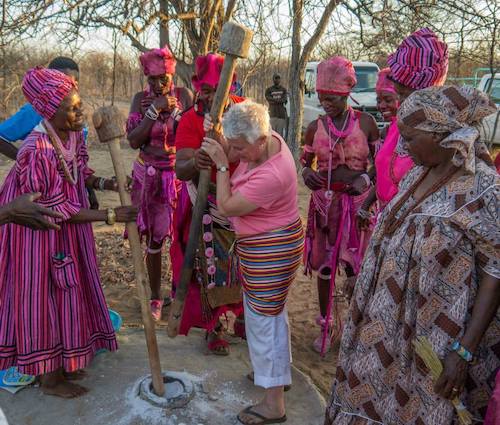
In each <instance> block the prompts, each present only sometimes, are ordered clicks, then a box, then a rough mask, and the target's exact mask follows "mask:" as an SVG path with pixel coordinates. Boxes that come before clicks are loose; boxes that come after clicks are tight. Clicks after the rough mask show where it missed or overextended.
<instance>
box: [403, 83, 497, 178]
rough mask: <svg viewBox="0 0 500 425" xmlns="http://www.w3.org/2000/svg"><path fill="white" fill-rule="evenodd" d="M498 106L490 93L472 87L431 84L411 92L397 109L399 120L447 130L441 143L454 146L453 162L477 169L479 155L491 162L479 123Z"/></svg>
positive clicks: (424, 128) (417, 126)
mask: <svg viewBox="0 0 500 425" xmlns="http://www.w3.org/2000/svg"><path fill="white" fill-rule="evenodd" d="M496 110H497V108H496V106H495V104H494V103H493V102H492V101H491V99H490V98H489V97H488V95H487V94H485V93H483V92H481V91H479V90H476V89H474V88H473V87H470V86H463V87H455V86H442V87H428V88H426V89H423V90H418V91H415V92H413V93H412V94H411V95H410V96H408V98H407V99H406V100H405V101H404V102H403V103H402V104H401V106H400V108H399V110H398V120H399V121H400V122H402V123H403V124H404V125H407V126H408V127H411V128H414V129H417V130H422V131H427V132H430V133H444V134H448V136H446V137H445V138H444V139H443V140H441V142H440V145H441V146H443V147H445V148H451V149H455V150H456V153H455V156H454V157H453V163H454V164H455V165H456V166H457V167H461V166H464V167H465V168H466V170H467V171H469V172H471V173H474V172H475V166H476V165H475V164H476V162H475V161H476V157H478V158H480V159H482V160H484V161H485V162H487V163H488V165H491V159H490V158H489V154H488V150H487V148H486V146H485V145H484V143H483V142H480V141H479V130H478V129H477V128H476V127H477V126H478V125H479V124H480V123H481V121H482V119H483V118H484V117H487V116H488V115H491V114H493V113H494V112H496ZM399 148H400V149H399V150H400V151H401V146H400V147H399Z"/></svg>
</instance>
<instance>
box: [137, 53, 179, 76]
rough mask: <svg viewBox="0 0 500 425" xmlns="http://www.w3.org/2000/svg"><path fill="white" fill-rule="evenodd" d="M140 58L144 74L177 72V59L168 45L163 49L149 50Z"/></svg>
mask: <svg viewBox="0 0 500 425" xmlns="http://www.w3.org/2000/svg"><path fill="white" fill-rule="evenodd" d="M139 60H140V61H141V65H142V70H143V72H144V75H148V76H149V75H155V76H157V75H165V74H171V75H174V74H175V66H176V65H177V61H176V60H175V58H174V55H173V54H172V52H171V51H170V49H169V48H168V46H165V47H163V49H152V50H148V51H147V52H145V53H143V54H142V55H141V56H140V57H139Z"/></svg>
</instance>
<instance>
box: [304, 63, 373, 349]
mask: <svg viewBox="0 0 500 425" xmlns="http://www.w3.org/2000/svg"><path fill="white" fill-rule="evenodd" d="M355 85H356V74H355V73H354V67H353V66H352V63H351V62H350V61H348V60H347V59H345V58H343V57H341V56H337V57H333V58H330V59H328V60H326V61H324V62H321V63H320V64H319V65H318V79H317V84H316V90H317V91H318V95H319V100H320V102H321V105H322V107H323V109H324V110H325V112H326V114H325V115H323V116H320V117H319V118H318V119H317V120H315V121H313V122H312V123H311V124H310V125H309V127H308V129H307V131H306V135H305V145H304V155H303V165H304V168H303V170H302V176H303V177H304V183H305V184H306V186H307V187H308V188H309V189H311V190H312V195H311V202H310V205H309V213H308V223H307V233H306V245H305V252H304V259H305V264H306V273H311V272H312V270H314V271H317V272H318V294H319V304H320V315H319V316H318V318H317V323H318V325H320V327H321V334H320V336H319V337H318V338H317V339H316V340H315V342H314V348H315V350H317V351H318V352H321V353H322V354H324V353H325V352H326V351H327V350H328V349H329V346H330V338H328V336H329V335H330V333H331V332H332V331H333V323H332V321H333V319H332V313H331V311H332V307H335V306H336V303H335V302H334V292H335V278H336V274H337V270H338V267H339V266H342V267H343V268H344V270H345V272H346V275H347V277H348V278H350V279H349V283H352V281H353V280H354V277H355V276H356V275H357V273H358V270H359V266H360V264H361V260H362V258H363V253H364V249H365V247H366V243H367V242H368V240H369V232H364V231H363V232H361V231H360V230H359V229H358V228H357V226H356V212H357V211H358V209H359V208H360V206H361V204H362V202H363V201H364V200H365V198H366V196H367V195H368V193H369V189H370V187H371V180H372V177H373V175H372V172H371V171H370V172H369V171H368V168H369V164H370V161H369V158H370V156H371V157H373V156H374V154H375V147H376V146H377V143H378V140H379V132H378V129H377V125H376V123H375V120H374V119H373V117H372V116H371V115H370V114H367V113H364V112H359V111H355V110H353V109H352V108H351V107H350V106H348V104H347V98H348V97H349V93H350V92H351V90H352V89H353V87H354V86H355ZM315 160H316V161H317V164H318V170H314V169H313V168H312V166H313V163H314V161H315ZM337 317H338V315H337V314H335V319H337ZM337 328H340V324H339V325H338V326H337ZM337 330H339V329H337Z"/></svg>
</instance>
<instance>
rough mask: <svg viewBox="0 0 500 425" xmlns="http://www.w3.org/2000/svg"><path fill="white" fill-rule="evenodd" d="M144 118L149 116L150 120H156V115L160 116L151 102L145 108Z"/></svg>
mask: <svg viewBox="0 0 500 425" xmlns="http://www.w3.org/2000/svg"><path fill="white" fill-rule="evenodd" d="M144 116H145V117H146V118H149V119H150V120H153V121H156V120H157V119H158V117H159V116H160V113H159V112H158V111H157V110H156V108H155V107H154V106H153V104H151V105H149V108H148V109H147V111H146V113H145V115H144Z"/></svg>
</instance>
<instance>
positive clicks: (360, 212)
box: [356, 209, 371, 220]
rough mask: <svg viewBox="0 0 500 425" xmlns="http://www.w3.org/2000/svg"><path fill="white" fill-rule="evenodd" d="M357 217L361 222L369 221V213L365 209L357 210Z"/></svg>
mask: <svg viewBox="0 0 500 425" xmlns="http://www.w3.org/2000/svg"><path fill="white" fill-rule="evenodd" d="M356 215H357V216H358V217H360V218H362V219H363V220H369V219H370V217H371V216H370V213H369V212H368V211H366V210H365V209H360V210H358V212H357V214H356Z"/></svg>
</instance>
